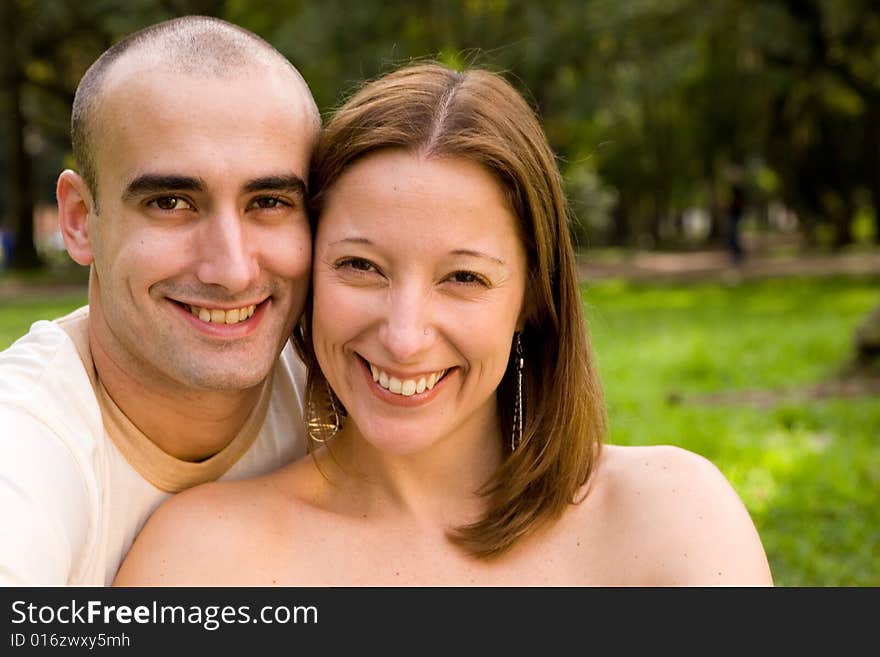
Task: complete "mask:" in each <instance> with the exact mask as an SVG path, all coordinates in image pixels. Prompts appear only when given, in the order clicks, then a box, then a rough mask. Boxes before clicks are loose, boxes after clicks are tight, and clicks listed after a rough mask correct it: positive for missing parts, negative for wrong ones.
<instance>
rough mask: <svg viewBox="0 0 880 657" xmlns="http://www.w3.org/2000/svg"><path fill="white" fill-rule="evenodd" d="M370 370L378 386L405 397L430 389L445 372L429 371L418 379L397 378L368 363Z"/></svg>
mask: <svg viewBox="0 0 880 657" xmlns="http://www.w3.org/2000/svg"><path fill="white" fill-rule="evenodd" d="M370 372H372V374H373V381H376V382H377V383H378V384H379V385H380V386H382V387H383V388H385V389H386V390H389V391H391V392H393V393H395V394H397V395H404V396H405V397H411V396H412V395H414V394H416V393H417V392H425V390H431V389H432V388H433V387H434V386H435V385H436V383H437V381H439V380H440V379H441V378H443V375H444V374H445V373H446V370H440V371H439V372H431V373H430V374H429V375H427V376H421V377H419V378H418V379H403V380H401V379H398V378H397V377H394V376H389V375H388V374H387V373H386V372H383V371H382V370H380V369H379V368H378V367H376V366H375V365H373V364H372V363H370Z"/></svg>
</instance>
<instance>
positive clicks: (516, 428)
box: [510, 333, 525, 452]
mask: <svg viewBox="0 0 880 657" xmlns="http://www.w3.org/2000/svg"><path fill="white" fill-rule="evenodd" d="M519 336H520V334H519V333H516V334H515V339H514V343H513V344H514V349H515V350H516V401H515V402H514V404H515V405H514V407H513V431H511V433H510V451H511V452H515V451H516V448H517V447H518V446H519V444H520V443H521V442H522V436H523V399H522V373H523V366H524V365H525V359H524V358H523V351H522V342H521V341H520V339H519Z"/></svg>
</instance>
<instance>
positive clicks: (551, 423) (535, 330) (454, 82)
mask: <svg viewBox="0 0 880 657" xmlns="http://www.w3.org/2000/svg"><path fill="white" fill-rule="evenodd" d="M391 148H394V149H407V150H409V151H410V152H413V153H416V154H418V155H420V156H422V157H443V158H450V157H452V158H463V159H466V160H470V161H472V162H475V163H478V164H480V165H481V166H483V167H485V169H486V170H487V171H489V172H490V173H491V174H492V175H494V177H495V179H496V180H497V181H498V183H499V184H500V185H501V187H502V189H503V190H504V191H505V192H506V195H507V198H508V199H509V202H510V206H511V208H512V209H513V211H514V213H515V215H516V217H517V218H518V224H519V225H518V230H519V234H520V238H521V239H522V243H523V245H524V246H525V250H526V253H527V263H528V279H527V286H526V301H525V304H526V308H525V313H524V316H525V323H524V327H523V330H522V334H521V341H522V347H523V354H524V357H525V368H524V371H523V380H522V399H523V404H524V408H525V419H524V426H523V433H522V440H521V442H520V444H519V446H518V447H517V448H516V450H514V451H510V448H509V446H510V444H511V437H512V433H513V431H514V427H513V420H514V418H513V415H514V412H513V411H514V405H515V403H516V369H515V364H514V359H513V358H511V359H510V361H509V363H508V368H507V371H506V373H505V375H504V377H503V379H502V382H501V384H500V385H499V387H498V391H497V398H498V407H499V416H500V418H501V433H502V436H503V438H502V439H503V441H504V442H503V444H504V445H505V446H506V452H505V453H506V454H507V456H506V458H505V460H504V462H503V463H502V465H501V467H500V468H499V469H498V470H497V472H495V473H494V475H493V476H492V477H491V478H490V479H489V481H487V482H486V483H485V485H484V486H483V488H482V489H481V490H480V491H478V492H479V493H480V494H481V495H483V496H484V498H485V501H486V510H485V512H484V514H483V515H482V517H480V518H479V519H478V520H477V521H476V522H473V523H472V524H469V525H465V526H461V527H456V528H453V529H451V530H450V531H449V533H448V536H449V539H450V540H451V541H453V542H454V543H455V544H457V545H458V546H459V547H461V548H462V549H464V550H465V551H466V552H468V553H469V554H471V555H472V556H474V557H477V558H483V559H489V558H492V557H496V556H498V555H501V554H503V553H505V552H506V551H507V550H509V549H510V548H511V547H512V546H513V545H514V543H516V542H517V541H518V540H519V539H521V538H523V537H525V536H528V535H530V534H532V533H533V532H535V530H537V529H539V528H540V527H541V526H544V525H545V524H546V523H548V522H550V521H552V520H554V519H557V518H558V517H559V516H560V515H561V514H562V512H563V511H564V510H565V508H566V507H567V506H568V505H569V504H572V503H575V502H576V501H578V500H579V499H580V497H579V492H580V491H581V490H582V488H583V487H584V484H586V483H587V481H588V480H589V478H590V475H591V474H592V472H593V470H594V468H595V464H596V461H597V459H598V457H599V453H600V448H601V445H602V441H603V439H604V435H605V430H606V413H605V404H604V399H603V393H602V387H601V384H600V381H599V377H598V373H597V370H596V365H595V361H594V357H593V354H592V351H591V348H590V344H589V339H588V335H587V327H586V322H585V319H584V315H583V307H582V301H581V297H580V292H579V287H578V281H577V274H576V269H575V254H574V249H573V247H572V243H571V238H570V234H569V229H568V218H569V215H568V205H567V203H566V199H565V195H564V192H563V186H562V178H561V175H560V173H559V169H558V166H557V163H556V158H555V155H554V153H553V151H552V149H551V148H550V146H549V144H548V142H547V138H546V135H545V134H544V131H543V129H542V128H541V125H540V122H539V120H538V117H537V115H536V113H535V112H534V111H533V110H532V108H531V106H530V105H529V104H528V102H527V101H526V100H525V98H524V97H523V96H522V95H521V94H520V93H519V92H518V91H517V90H516V89H515V88H514V87H513V86H512V84H511V83H509V82H508V81H507V80H506V79H505V78H504V77H502V75H501V74H499V73H495V72H492V71H488V70H484V69H470V70H466V71H463V72H459V71H455V70H452V69H450V68H448V67H446V66H444V65H442V64H439V63H437V62H433V61H427V62H425V61H419V62H415V63H412V64H409V65H405V66H403V67H401V68H399V69H397V70H395V71H393V72H390V73H387V74H385V75H383V76H381V77H379V78H377V79H375V80H372V81H370V82H367V83H366V84H364V85H363V86H361V87H360V88H359V89H358V90H357V91H356V92H354V93H353V94H352V95H351V96H350V97H349V98H348V100H347V101H346V102H345V103H344V104H343V105H342V106H341V107H339V109H337V110H336V112H335V113H334V114H333V116H332V118H331V119H330V120H329V122H328V123H327V125H326V127H325V128H324V130H323V132H322V134H321V137H320V139H319V141H318V144H317V148H316V150H315V152H314V155H313V159H312V168H311V173H310V181H309V190H310V192H309V194H310V200H309V204H310V216H311V221H312V230H313V234H316V233H317V225H318V223H319V222H320V220H321V210H322V206H323V202H324V200H325V198H326V195H327V193H328V192H329V191H330V190H331V189H332V187H333V185H334V183H335V182H336V181H337V180H338V179H339V177H340V175H341V174H342V173H343V172H344V171H345V170H346V169H347V167H350V166H351V165H352V164H354V163H355V162H357V161H358V160H359V159H360V158H361V157H363V156H365V155H367V154H370V153H375V152H376V151H380V150H383V149H391ZM311 321H312V314H311V305H310V304H309V305H308V306H307V308H306V312H305V313H304V315H303V318H302V320H301V322H300V325H299V327H298V329H297V332H296V335H295V336H294V337H295V342H296V344H297V346H298V348H299V350H300V352H301V354H302V356H303V358H304V360H305V362H306V365H307V367H308V373H309V374H308V377H309V380H308V390H309V396H310V399H314V398H315V397H318V396H320V395H321V394H322V391H326V390H327V383H326V379H325V378H324V376H323V374H322V373H321V369H320V367H319V365H318V362H317V358H316V357H315V353H314V349H313V346H312V341H311V337H310V330H311ZM331 394H332V393H331ZM325 401H326V400H325Z"/></svg>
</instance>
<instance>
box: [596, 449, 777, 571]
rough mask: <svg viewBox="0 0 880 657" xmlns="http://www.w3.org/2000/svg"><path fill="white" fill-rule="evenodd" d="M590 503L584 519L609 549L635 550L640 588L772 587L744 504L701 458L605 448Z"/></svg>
mask: <svg viewBox="0 0 880 657" xmlns="http://www.w3.org/2000/svg"><path fill="white" fill-rule="evenodd" d="M591 498H592V499H591ZM587 499H588V500H589V503H587V504H585V505H584V506H585V509H584V511H583V513H589V514H591V515H593V516H594V518H598V519H600V523H601V525H602V527H603V529H605V530H606V532H607V535H608V537H609V538H608V541H609V545H616V546H618V547H619V546H626V549H627V550H629V551H630V552H632V554H633V556H634V559H635V560H637V561H638V562H639V564H640V570H639V572H640V573H641V575H640V577H641V578H643V579H644V580H645V581H643V582H640V583H641V584H644V585H658V584H659V585H663V584H666V585H694V586H702V585H710V584H715V585H769V584H772V578H771V575H770V570H769V566H768V564H767V558H766V554H765V553H764V548H763V546H762V544H761V540H760V538H759V536H758V533H757V531H756V529H755V526H754V523H753V522H752V519H751V517H750V515H749V513H748V511H747V509H746V507H745V505H744V504H743V502H742V500H741V499H740V497H739V495H738V494H737V492H736V491H735V490H734V488H733V486H732V485H731V484H730V482H729V481H728V480H727V478H726V477H725V476H724V474H723V473H722V472H721V471H720V470H719V469H718V467H716V465H715V464H713V463H712V462H711V461H709V460H708V459H706V458H704V457H703V456H700V455H699V454H696V453H694V452H691V451H688V450H685V449H682V448H679V447H674V446H669V445H660V446H637V447H622V446H615V445H606V446H605V447H604V448H603V451H602V455H601V458H600V460H599V463H598V465H597V468H596V473H595V476H594V478H593V480H592V484H591V487H590V489H589V493H588V496H587ZM594 522H595V520H594Z"/></svg>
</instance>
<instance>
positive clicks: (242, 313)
mask: <svg viewBox="0 0 880 657" xmlns="http://www.w3.org/2000/svg"><path fill="white" fill-rule="evenodd" d="M256 309H257V306H256V305H254V304H252V305H250V306H245V307H244V308H233V309H232V310H220V309H219V308H202V307H200V306H190V307H189V311H190V312H191V313H192V314H193V315H195V316H196V317H198V318H199V319H200V320H202V321H203V322H210V323H212V324H237V323H238V322H243V321H244V320H246V319H248V318H249V317H250V316H251V315H253V314H254V311H255V310H256Z"/></svg>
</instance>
